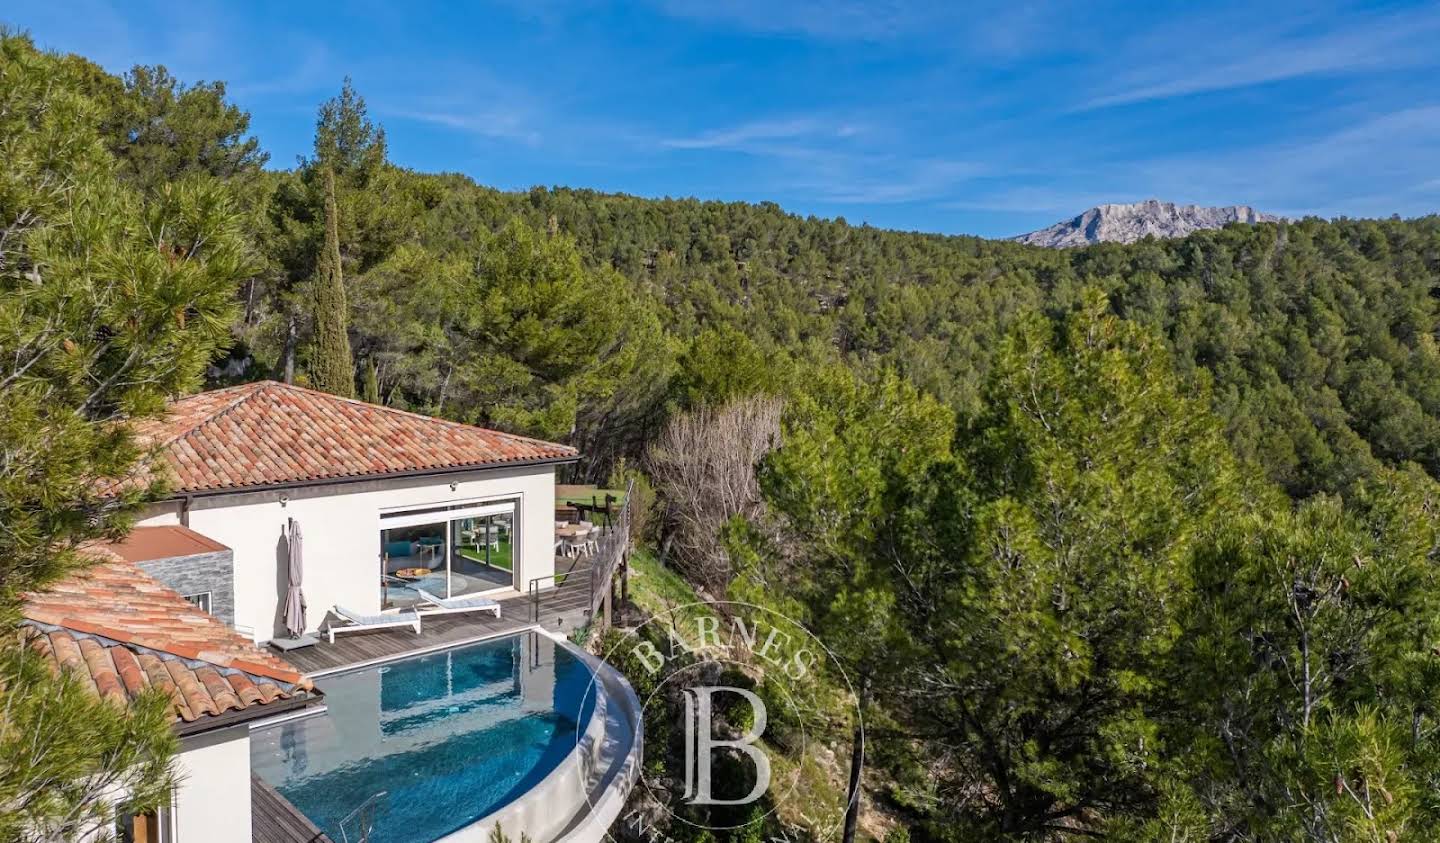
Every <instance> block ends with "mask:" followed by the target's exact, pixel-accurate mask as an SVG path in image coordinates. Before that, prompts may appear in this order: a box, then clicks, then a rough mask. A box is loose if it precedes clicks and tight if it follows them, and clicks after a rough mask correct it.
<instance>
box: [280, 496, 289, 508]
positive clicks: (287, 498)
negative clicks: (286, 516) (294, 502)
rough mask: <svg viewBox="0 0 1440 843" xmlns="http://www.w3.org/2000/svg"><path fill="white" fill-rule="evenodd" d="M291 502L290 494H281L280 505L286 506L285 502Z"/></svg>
mask: <svg viewBox="0 0 1440 843" xmlns="http://www.w3.org/2000/svg"><path fill="white" fill-rule="evenodd" d="M289 502H290V496H289V495H281V496H280V505H281V506H284V505H285V504H287V503H289Z"/></svg>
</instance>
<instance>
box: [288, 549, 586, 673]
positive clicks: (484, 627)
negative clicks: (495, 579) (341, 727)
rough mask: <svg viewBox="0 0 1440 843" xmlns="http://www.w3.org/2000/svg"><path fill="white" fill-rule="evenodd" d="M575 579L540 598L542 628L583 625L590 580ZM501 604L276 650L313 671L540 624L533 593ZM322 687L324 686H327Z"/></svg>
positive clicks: (302, 669) (303, 669) (301, 668)
mask: <svg viewBox="0 0 1440 843" xmlns="http://www.w3.org/2000/svg"><path fill="white" fill-rule="evenodd" d="M573 582H574V585H573V586H563V587H560V588H555V589H551V590H549V591H547V592H545V593H544V596H543V597H542V599H541V601H540V619H539V623H540V625H541V626H544V627H545V628H547V629H556V628H558V629H560V630H561V631H564V632H568V631H569V630H571V629H573V628H575V627H576V626H578V625H580V624H583V623H584V617H585V614H586V612H587V611H588V609H589V604H590V592H589V588H588V578H587V577H586V576H579V577H575V578H574V579H573ZM499 602H500V617H499V618H498V619H497V618H495V617H492V616H491V615H489V614H487V613H480V612H477V613H473V614H466V615H440V616H433V617H423V619H422V622H421V625H420V629H421V631H420V634H419V635H416V634H415V633H414V632H413V631H411V630H408V629H393V628H392V629H377V630H373V631H366V632H350V633H346V634H344V635H339V636H336V638H335V643H334V644H331V643H330V641H329V639H328V638H324V639H322V640H321V641H320V643H319V644H316V645H315V646H313V647H305V648H303V649H299V650H291V651H289V652H284V653H281V652H279V651H276V652H277V654H278V655H279V656H280V657H281V658H283V659H285V660H286V661H288V662H289V663H290V664H292V665H294V666H295V668H296V669H297V670H299V671H300V672H301V673H307V674H313V673H319V672H323V671H330V670H336V669H338V668H342V667H346V666H349V665H356V664H364V663H366V662H371V661H376V660H378V659H388V658H396V657H399V656H403V655H405V654H407V653H414V652H418V651H421V650H429V649H432V648H436V647H443V646H445V645H446V644H458V643H461V642H464V641H471V640H474V639H477V638H489V637H494V636H500V635H504V634H506V633H510V632H518V631H519V630H522V629H526V628H528V627H530V626H534V625H535V624H536V620H535V607H534V605H533V604H532V603H531V601H530V598H529V597H525V596H516V597H510V598H507V599H505V600H501V601H499ZM422 614H423V613H422ZM321 690H324V686H323V684H322V685H321Z"/></svg>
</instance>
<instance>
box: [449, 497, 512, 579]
mask: <svg viewBox="0 0 1440 843" xmlns="http://www.w3.org/2000/svg"><path fill="white" fill-rule="evenodd" d="M450 543H451V553H452V558H453V562H452V564H451V566H450V592H451V593H452V594H474V593H476V592H481V591H488V590H490V589H492V588H501V587H507V586H511V585H513V584H514V582H515V558H514V557H515V511H514V509H513V508H512V509H510V510H509V511H507V512H503V513H497V514H494V515H478V516H473V517H470V518H459V519H456V520H454V521H451V522H450Z"/></svg>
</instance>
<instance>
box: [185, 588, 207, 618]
mask: <svg viewBox="0 0 1440 843" xmlns="http://www.w3.org/2000/svg"><path fill="white" fill-rule="evenodd" d="M185 600H186V602H188V603H190V604H191V605H193V606H199V607H200V611H202V612H207V613H208V612H209V611H210V592H208V591H202V592H200V593H199V594H187V595H185Z"/></svg>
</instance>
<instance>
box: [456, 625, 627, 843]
mask: <svg viewBox="0 0 1440 843" xmlns="http://www.w3.org/2000/svg"><path fill="white" fill-rule="evenodd" d="M544 634H545V635H547V636H550V637H551V638H552V639H553V640H554V641H555V642H556V646H558V647H564V648H565V649H567V650H568V651H570V652H571V654H572V655H573V656H574V657H575V658H577V659H579V660H580V661H582V662H584V664H585V665H586V666H587V667H588V668H589V669H590V672H591V674H592V675H593V676H594V684H593V686H592V687H591V689H590V693H591V694H592V695H593V696H592V698H593V700H594V711H593V713H592V715H591V717H590V720H589V723H588V725H587V727H586V729H585V731H584V733H583V734H581V735H580V736H579V738H578V740H577V741H576V746H575V749H574V753H573V754H572V756H571V758H570V759H568V760H567V762H566V763H564V764H561V765H560V766H558V767H556V768H555V769H554V770H553V771H552V772H551V773H550V775H548V776H546V777H545V779H544V780H543V781H541V782H540V783H539V784H538V785H536V786H535V787H533V788H531V789H530V790H529V791H528V792H527V793H525V795H524V796H521V797H520V798H518V799H516V800H515V801H514V802H511V803H510V804H508V805H505V806H504V807H502V808H500V809H499V810H497V811H495V812H494V813H492V814H489V815H487V816H485V817H482V818H481V819H480V820H479V821H477V822H476V823H475V824H474V825H472V826H469V827H467V828H464V829H461V830H460V831H458V832H456V833H454V834H451V835H449V836H447V837H445V838H443V843H470V841H488V839H489V835H490V832H491V831H492V830H493V829H494V828H495V826H496V825H499V826H500V828H501V829H502V830H503V831H504V832H505V834H506V835H507V836H509V838H510V839H511V840H519V839H520V835H521V834H522V833H524V834H525V835H527V836H528V837H529V838H530V839H532V840H535V841H537V843H598V841H600V840H603V839H605V838H606V832H607V831H608V830H609V828H610V826H611V825H612V824H613V823H614V822H615V820H616V819H617V818H618V817H619V816H620V812H621V811H622V810H623V809H624V807H625V800H626V798H627V797H628V796H629V795H630V789H631V787H633V786H634V784H635V782H636V781H637V780H638V779H639V776H640V768H641V764H642V763H643V752H642V750H643V740H644V735H643V725H642V723H643V721H642V714H641V709H640V700H639V698H638V697H637V696H636V695H635V690H634V688H632V687H630V683H629V682H628V681H626V680H625V677H624V676H622V675H621V674H620V672H619V671H617V670H615V668H613V667H611V666H610V665H608V664H606V663H605V662H603V661H601V660H600V659H597V658H596V657H594V656H592V655H590V654H589V653H587V652H585V651H584V650H581V649H580V648H578V647H575V646H574V645H572V644H571V643H570V642H569V641H567V640H565V639H564V638H562V637H560V636H558V635H552V634H551V633H548V632H546V633H544Z"/></svg>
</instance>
